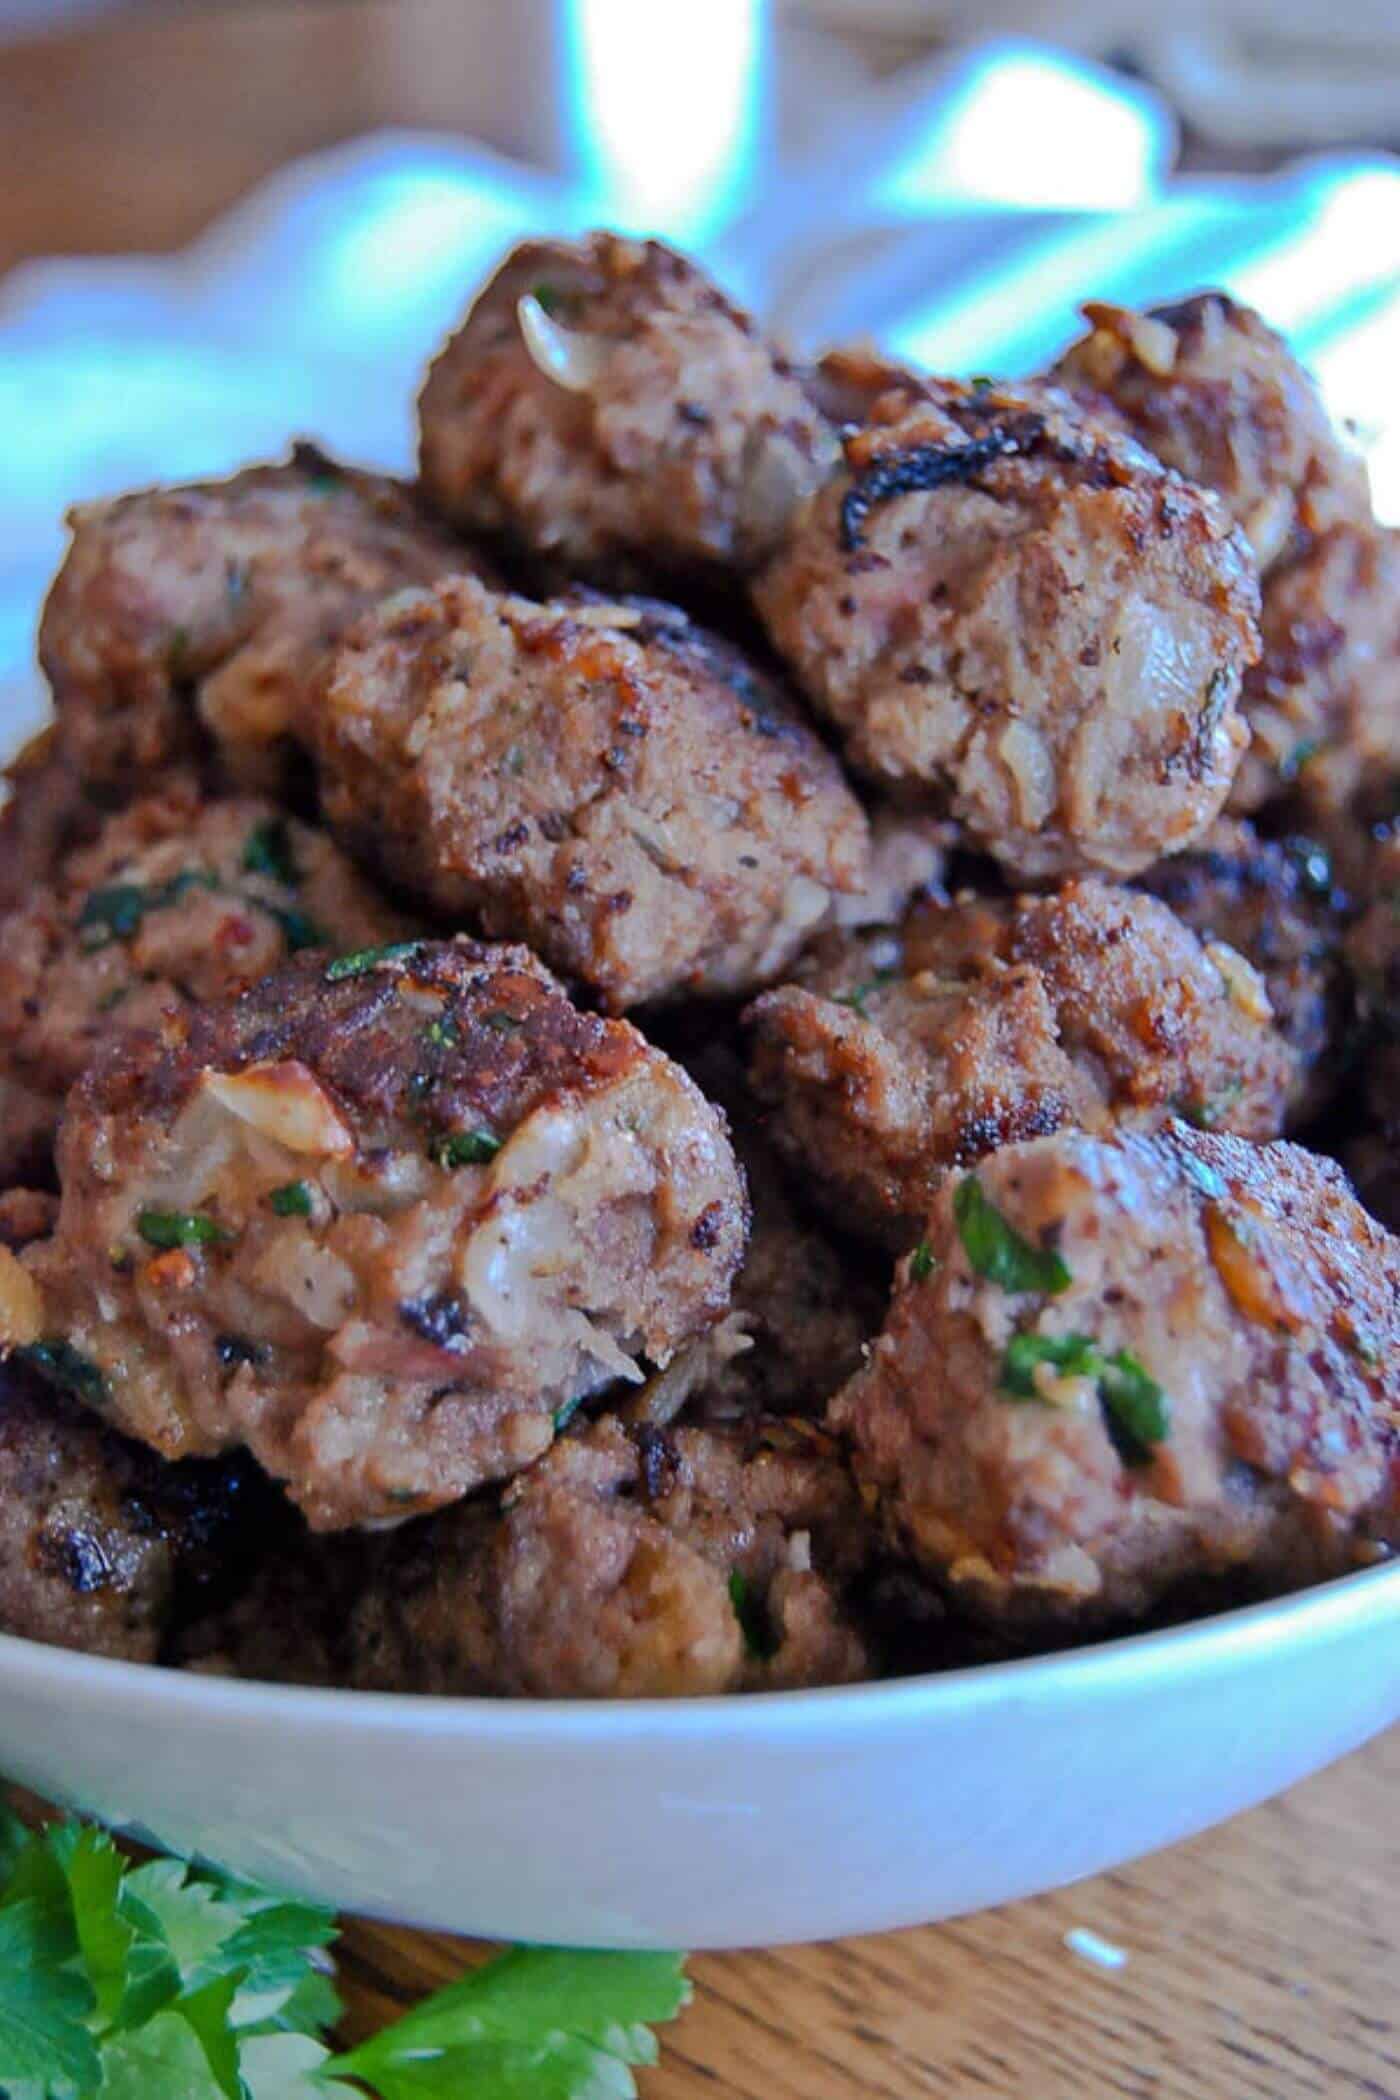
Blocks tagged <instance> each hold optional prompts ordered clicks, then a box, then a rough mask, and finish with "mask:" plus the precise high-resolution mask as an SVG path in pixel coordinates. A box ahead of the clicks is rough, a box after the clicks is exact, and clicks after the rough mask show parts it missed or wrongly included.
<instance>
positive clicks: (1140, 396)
mask: <svg viewBox="0 0 1400 2100" xmlns="http://www.w3.org/2000/svg"><path fill="white" fill-rule="evenodd" d="M1084 315H1085V318H1086V320H1087V321H1088V322H1089V324H1090V332H1089V334H1088V335H1087V336H1084V337H1083V338H1082V339H1081V340H1080V341H1079V342H1077V343H1074V344H1072V345H1071V347H1070V348H1069V349H1068V350H1067V351H1066V352H1065V355H1064V357H1063V358H1062V359H1061V360H1060V363H1059V365H1058V366H1057V367H1056V369H1055V372H1054V375H1053V376H1054V377H1055V378H1056V379H1057V380H1058V381H1060V383H1061V384H1062V385H1064V386H1067V387H1069V388H1070V389H1071V390H1073V391H1075V392H1081V391H1083V392H1087V394H1088V396H1089V399H1090V401H1091V403H1092V404H1093V406H1094V407H1095V408H1096V409H1097V410H1099V411H1100V412H1103V411H1104V410H1106V409H1107V410H1109V411H1110V412H1112V413H1115V414H1117V415H1118V416H1120V417H1121V418H1122V420H1123V422H1124V424H1125V426H1126V427H1127V428H1128V429H1129V430H1130V431H1131V432H1132V434H1133V436H1134V437H1135V438H1136V439H1137V441H1138V443H1139V444H1140V445H1143V446H1145V447H1146V449H1147V450H1148V451H1149V452H1152V453H1155V455H1156V456H1157V458H1158V459H1160V460H1162V461H1164V462H1165V464H1166V465H1167V466H1169V467H1175V468H1176V470H1177V472H1178V473H1180V474H1184V475H1185V477H1186V479H1187V480H1188V481H1195V482H1199V483H1200V484H1201V486H1202V487H1203V488H1208V489H1214V490H1215V491H1216V493H1217V494H1218V495H1219V496H1221V497H1222V498H1223V499H1224V501H1225V502H1226V503H1227V504H1228V505H1229V509H1230V515H1231V516H1232V517H1233V518H1234V520H1235V522H1236V524H1237V525H1239V526H1241V527H1242V528H1243V530H1244V531H1245V533H1247V535H1248V537H1249V543H1250V545H1251V547H1252V548H1253V549H1254V554H1255V558H1256V559H1257V561H1258V563H1259V566H1260V568H1261V569H1263V570H1268V569H1270V568H1272V567H1273V565H1274V563H1275V562H1276V561H1278V560H1279V559H1280V558H1281V557H1283V556H1285V555H1287V554H1288V553H1289V552H1290V551H1291V550H1293V549H1295V548H1296V546H1297V544H1298V541H1299V538H1300V536H1306V535H1309V534H1312V533H1315V532H1322V531H1325V530H1326V529H1327V528H1328V527H1329V526H1330V525H1333V524H1335V523H1336V522H1337V521H1338V520H1340V519H1346V518H1350V519H1364V518H1366V517H1367V516H1368V515H1369V511H1370V492H1369V489H1368V486H1367V480H1366V469H1365V466H1364V464H1363V462H1362V460H1361V458H1360V455H1359V454H1358V453H1356V452H1355V451H1353V450H1352V448H1351V447H1350V446H1349V445H1348V444H1347V443H1346V442H1345V440H1344V439H1343V438H1342V437H1341V436H1340V435H1339V433H1338V432H1337V431H1336V429H1335V428H1334V427H1333V425H1332V422H1331V420H1330V418H1329V417H1328V414H1327V410H1326V409H1325V408H1324V406H1323V403H1322V397H1321V395H1320V394H1319V393H1318V391H1317V387H1316V385H1315V384H1314V382H1313V380H1312V378H1311V377H1310V376H1309V374H1308V373H1307V372H1305V371H1304V370H1303V367H1302V366H1301V365H1300V364H1299V363H1298V361H1297V359H1296V358H1295V357H1294V356H1293V354H1292V352H1291V351H1290V350H1289V348H1288V345H1287V343H1286V342H1285V341H1284V339H1283V337H1282V336H1281V335H1277V334H1275V332H1274V330H1273V329H1272V328H1270V327H1269V326H1268V324H1267V323H1266V322H1265V321H1264V320H1263V319H1262V318H1261V317H1260V316H1259V315H1258V314H1257V313H1255V312H1254V311H1253V309H1252V308H1250V307H1248V306H1240V305H1238V304H1237V303H1236V301H1235V300H1233V299H1231V298H1229V297H1228V296H1227V295H1226V294H1225V293H1224V292H1198V293H1197V294H1196V295H1195V296H1194V297H1193V298H1190V299H1183V300H1181V301H1180V302H1179V303H1178V304H1176V305H1173V306H1159V307H1154V308H1152V309H1150V310H1149V311H1148V312H1147V313H1143V314H1138V313H1134V312H1132V311H1131V310H1130V309H1129V308H1127V307H1122V306H1106V305H1103V304H1101V303H1099V302H1097V301H1095V302H1091V303H1090V304H1089V305H1087V306H1086V307H1085V309H1084Z"/></svg>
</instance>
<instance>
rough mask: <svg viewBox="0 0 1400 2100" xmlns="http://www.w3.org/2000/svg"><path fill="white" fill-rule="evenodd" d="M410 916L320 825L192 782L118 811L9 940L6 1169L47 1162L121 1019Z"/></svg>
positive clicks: (0, 1076) (226, 990) (37, 899)
mask: <svg viewBox="0 0 1400 2100" xmlns="http://www.w3.org/2000/svg"><path fill="white" fill-rule="evenodd" d="M408 930H409V929H408V927H407V926H406V924H405V922H404V921H403V919H402V918H400V916H399V915H398V914H397V913H396V912H394V911H392V910H391V909H390V908H389V906H388V905H387V904H385V903H383V902H382V901H381V900H380V898H379V897H377V896H376V895H375V893H374V892H373V891H372V890H371V889H370V888H369V886H368V884H367V883H365V882H364V881H363V880H362V878H361V877H360V876H359V875H357V874H356V872H355V870H354V869H353V868H352V867H351V866H350V864H349V863H348V861H346V859H345V858H344V856H343V855H342V854H341V853H340V852H339V851H338V849H337V848H336V847H335V846H333V845H332V844H331V842H330V840H329V839H327V838H326V837H325V836H324V835H323V834H322V833H320V832H318V831H314V830H312V829H311V828H310V826H308V825H305V824H300V823H298V822H297V821H296V820H295V819H294V818H291V817H285V816H283V815H282V813H281V811H280V810H279V809H278V808H277V807H276V805H275V804H273V803H270V802H267V801H264V800H262V799H260V798H254V797H251V796H233V797H229V798H227V799H224V800H217V801H206V800H204V799H203V798H202V797H201V796H200V794H199V792H198V790H197V789H196V788H195V787H194V786H193V784H192V783H191V782H190V781H188V780H185V781H182V782H179V783H177V784H175V785H172V786H171V787H170V788H168V789H167V790H166V791H165V792H163V793H161V794H159V795H152V796H148V797H146V798H145V799H144V800H142V801H140V802H137V803H134V804H133V805H132V806H131V808H130V809H128V810H126V811H125V812H124V813H123V814H122V815H120V816H116V817H110V818H108V820H107V821H106V823H105V824H104V825H103V827H102V830H101V831H100V832H99V834H98V836H97V838H96V839H95V840H94V841H93V843H92V844H91V845H88V846H84V847H82V848H80V849H79V850H77V851H76V852H74V853H72V854H71V855H69V857H68V858H67V859H66V860H65V861H64V862H63V864H62V868H61V870H60V873H59V875H58V877H57V879H56V880H54V881H52V882H50V883H47V884H44V885H41V886H39V887H38V888H36V889H35V890H34V891H33V892H31V894H30V897H29V900H28V902H27V903H26V904H25V905H24V906H23V907H22V908H21V909H19V910H17V911H15V912H14V913H12V914H11V916H10V917H9V918H8V919H6V920H5V921H4V924H3V942H0V1104H3V1106H4V1111H5V1117H4V1122H3V1125H0V1171H3V1172H6V1173H11V1174H14V1173H18V1172H21V1171H24V1170H25V1168H26V1165H27V1166H28V1168H29V1170H30V1171H34V1170H35V1165H36V1162H37V1164H38V1168H39V1169H40V1170H41V1169H42V1166H43V1163H44V1162H45V1161H46V1160H47V1159H48V1157H49V1154H50V1151H51V1147H52V1142H53V1135H54V1131H55V1129H56V1128H57V1124H58V1118H59V1116H60V1114H61V1112H62V1108H63V1102H64V1099H65V1097H66V1095H67V1092H68V1089H69V1087H70V1086H72V1084H73V1082H74V1081H75V1080H76V1079H77V1078H78V1076H79V1074H80V1073H81V1072H82V1070H83V1069H84V1067H85V1066H86V1064H87V1063H88V1061H89V1059H90V1058H91V1056H92V1055H93V1052H94V1049H95V1047H96V1045H97V1044H98V1043H100V1042H101V1041H102V1040H103V1039H104V1038H105V1037H106V1036H109V1035H111V1034H112V1033H113V1032H114V1031H115V1030H116V1029H117V1028H159V1027H160V1026H161V1025H162V1023H163V1021H164V1019H165V1018H166V1016H168V1015H169V1014H170V1012H171V1011H172V1010H174V1011H179V1010H182V1009H183V1010H185V1011H187V1012H188V1011H191V1010H193V1008H194V1007H196V1006H198V1005H199V1004H200V1003H201V1002H203V1001H207V1000H217V999H224V998H232V997H233V996H235V995H236V994H237V993H239V992H241V991H244V990H246V989H247V987H248V986H249V985H250V984H253V983H256V981H257V980H258V979H259V978H260V977H265V976H266V975H267V974H268V972H269V971H270V970H274V969H276V968H278V967H279V965H280V964H282V963H284V962H285V961H286V960H287V959H288V957H289V956H290V955H292V954H295V953H296V952H297V951H298V950H300V949H303V948H322V949H329V950H330V951H332V952H333V953H337V954H339V953H343V952H345V951H346V950H350V949H356V948H363V947H367V946H370V945H372V944H373V943H375V942H380V941H389V940H397V939H401V938H402V937H403V936H404V934H405V933H406V932H407V931H408Z"/></svg>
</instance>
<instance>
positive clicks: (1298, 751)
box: [1279, 736, 1324, 780]
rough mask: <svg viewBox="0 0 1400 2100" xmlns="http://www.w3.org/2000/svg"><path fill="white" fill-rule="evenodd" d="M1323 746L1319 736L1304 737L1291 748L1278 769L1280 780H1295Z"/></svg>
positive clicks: (1322, 740)
mask: <svg viewBox="0 0 1400 2100" xmlns="http://www.w3.org/2000/svg"><path fill="white" fill-rule="evenodd" d="M1323 746H1324V739H1323V738H1322V737H1320V736H1307V737H1304V738H1303V741H1302V742H1301V743H1300V744H1295V745H1294V746H1293V749H1292V750H1291V751H1290V752H1289V754H1288V756H1287V757H1286V758H1285V759H1284V761H1283V764H1282V765H1281V766H1280V767H1279V777H1280V779H1282V780H1296V779H1297V778H1298V775H1299V774H1300V773H1301V772H1302V771H1303V769H1304V767H1305V766H1310V765H1311V764H1312V762H1313V760H1314V759H1315V758H1316V757H1317V755H1318V753H1319V752H1320V751H1321V750H1322V749H1323Z"/></svg>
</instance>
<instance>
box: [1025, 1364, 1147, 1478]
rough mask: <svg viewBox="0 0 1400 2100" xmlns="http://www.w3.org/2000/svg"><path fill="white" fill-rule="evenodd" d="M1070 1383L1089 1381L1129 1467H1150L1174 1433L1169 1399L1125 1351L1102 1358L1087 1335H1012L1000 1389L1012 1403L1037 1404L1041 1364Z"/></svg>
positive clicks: (1040, 1395)
mask: <svg viewBox="0 0 1400 2100" xmlns="http://www.w3.org/2000/svg"><path fill="white" fill-rule="evenodd" d="M1041 1364H1049V1365H1050V1366H1051V1367H1052V1368H1053V1369H1054V1370H1056V1371H1059V1372H1061V1373H1063V1375H1064V1376H1066V1377H1069V1378H1091V1379H1093V1381H1094V1384H1095V1386H1096V1387H1097V1389H1098V1396H1099V1407H1100V1409H1101V1410H1102V1413H1103V1424H1104V1428H1105V1429H1106V1430H1107V1431H1108V1434H1109V1436H1110V1438H1111V1439H1112V1442H1113V1448H1114V1450H1115V1451H1116V1452H1117V1453H1118V1456H1119V1458H1121V1459H1122V1461H1123V1464H1124V1465H1125V1466H1150V1465H1151V1463H1152V1459H1153V1455H1154V1450H1155V1447H1156V1446H1157V1445H1158V1444H1162V1443H1165V1442H1166V1440H1167V1438H1168V1436H1169V1435H1170V1434H1171V1411H1170V1409H1169V1407H1168V1405H1167V1396H1166V1394H1165V1393H1164V1392H1163V1391H1162V1388H1161V1386H1159V1385H1158V1383H1157V1381H1156V1379H1155V1378H1153V1377H1151V1376H1150V1375H1149V1374H1148V1372H1147V1371H1145V1370H1144V1368H1143V1366H1142V1365H1141V1364H1140V1363H1139V1362H1138V1360H1137V1358H1136V1357H1135V1356H1134V1355H1132V1354H1131V1352H1130V1351H1129V1350H1127V1349H1117V1350H1115V1351H1114V1353H1113V1355H1112V1356H1103V1355H1101V1354H1100V1353H1099V1350H1098V1347H1097V1346H1096V1344H1095V1343H1094V1341H1093V1340H1092V1339H1091V1337H1090V1336H1089V1335H1087V1334H1013V1335H1012V1337H1011V1340H1010V1341H1009V1343H1008V1344H1007V1347H1006V1354H1005V1355H1004V1356H1003V1358H1002V1360H1001V1373H1000V1385H1001V1390H1002V1391H1003V1392H1004V1393H1005V1394H1007V1396H1008V1397H1009V1398H1010V1399H1013V1400H1039V1399H1041V1398H1042V1397H1043V1396H1042V1394H1041V1392H1040V1389H1039V1387H1038V1386H1037V1385H1036V1382H1035V1373H1036V1370H1037V1368H1038V1367H1039V1365H1041Z"/></svg>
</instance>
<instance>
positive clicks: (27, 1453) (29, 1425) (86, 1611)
mask: <svg viewBox="0 0 1400 2100" xmlns="http://www.w3.org/2000/svg"><path fill="white" fill-rule="evenodd" d="M268 1503H269V1491H268V1490H267V1489H266V1487H265V1486H264V1485H263V1484H262V1483H260V1482H259V1481H258V1479H257V1477H256V1475H255V1474H254V1472H253V1469H252V1468H251V1467H250V1466H248V1465H247V1464H246V1462H237V1461H228V1462H222V1463H219V1464H207V1463H194V1464H188V1465H182V1466H167V1465H163V1464H162V1463H161V1461H160V1460H159V1459H156V1458H153V1457H152V1455H151V1453H150V1452H149V1451H147V1450H146V1449H145V1448H144V1446H142V1445H140V1444H133V1443H130V1442H128V1441H127V1439H126V1438H125V1437H120V1436H117V1435H114V1434H113V1432H112V1431H111V1430H109V1429H106V1428H104V1427H103V1425H102V1424H101V1423H100V1422H99V1421H97V1420H96V1418H95V1417H94V1416H92V1415H90V1414H89V1413H88V1412H87V1411H86V1410H85V1409H84V1408H82V1407H80V1406H77V1405H75V1404H74V1403H73V1401H72V1400H71V1399H68V1398H66V1397H65V1396H64V1395H63V1394H62V1393H60V1392H59V1391H57V1390H56V1389H55V1388H54V1387H53V1385H52V1384H51V1383H50V1382H49V1379H48V1378H47V1377H45V1376H40V1375H39V1374H38V1373H37V1372H36V1371H34V1370H33V1369H32V1368H31V1367H30V1366H29V1365H28V1364H27V1363H25V1362H22V1361H21V1360H19V1359H16V1358H12V1359H10V1360H9V1361H8V1362H3V1363H0V1632H3V1633H13V1634H20V1635H22V1636H23V1637H24V1638H25V1639H26V1640H34V1641H47V1642H50V1643H52V1644H53V1645H54V1646H56V1647H60V1648H81V1649H86V1650H87V1651H89V1652H90V1653H91V1654H94V1655H112V1656H120V1657H122V1658H123V1659H125V1660H126V1661H128V1662H154V1661H155V1660H156V1658H157V1656H158V1654H159V1653H160V1650H161V1647H162V1644H163V1642H164V1640H165V1638H166V1636H167V1634H168V1632H169V1631H170V1629H171V1628H172V1626H173V1625H174V1624H175V1623H176V1621H177V1620H178V1619H179V1618H180V1617H181V1616H182V1615H185V1614H187V1613H190V1612H193V1611H197V1610H200V1609H203V1608H205V1607H207V1606H208V1604H209V1603H210V1602H211V1601H212V1600H214V1599H216V1598H218V1597H219V1596H220V1595H221V1593H222V1592H224V1591H226V1590H227V1588H228V1587H229V1586H230V1584H231V1583H233V1582H234V1581H235V1580H236V1579H237V1578H238V1576H239V1575H240V1574H241V1572H242V1571H243V1570H244V1569H245V1568H246V1566H247V1563H248V1560H249V1557H250V1555H251V1552H252V1545H253V1539H254V1537H255V1536H256V1537H257V1538H258V1539H259V1540H260V1541H261V1543H262V1544H264V1545H265V1544H266V1541H267V1538H268V1523H269V1508H268Z"/></svg>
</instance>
